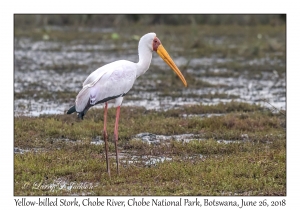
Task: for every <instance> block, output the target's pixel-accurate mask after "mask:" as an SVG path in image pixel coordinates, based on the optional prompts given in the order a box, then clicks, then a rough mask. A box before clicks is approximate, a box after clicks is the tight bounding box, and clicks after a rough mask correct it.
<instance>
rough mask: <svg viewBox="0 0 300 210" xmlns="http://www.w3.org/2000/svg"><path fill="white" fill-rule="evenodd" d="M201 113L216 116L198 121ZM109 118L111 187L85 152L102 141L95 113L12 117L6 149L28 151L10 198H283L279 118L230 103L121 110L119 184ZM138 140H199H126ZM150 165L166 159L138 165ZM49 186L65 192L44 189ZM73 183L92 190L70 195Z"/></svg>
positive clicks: (98, 158) (101, 155)
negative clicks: (152, 137)
mask: <svg viewBox="0 0 300 210" xmlns="http://www.w3.org/2000/svg"><path fill="white" fill-rule="evenodd" d="M205 113H223V115H220V116H212V117H201V116H200V115H201V114H205ZM189 114H190V115H192V116H191V117H187V116H188V115H189ZM184 116H185V117H184ZM114 117H115V110H114V109H109V112H108V134H109V150H110V165H111V172H112V177H111V179H109V177H108V175H107V173H106V164H105V152H104V147H103V145H95V144H91V141H92V140H93V139H95V138H96V137H98V136H100V137H101V134H102V127H103V110H102V109H91V110H90V111H89V112H88V113H87V115H86V118H85V119H84V120H83V121H81V120H78V119H77V118H76V116H75V115H44V116H40V117H26V116H20V117H15V120H14V147H17V148H21V149H24V150H28V151H27V152H24V153H23V154H20V153H15V155H14V194H15V195H286V133H285V120H286V119H285V116H284V115H282V114H280V113H272V112H270V110H267V109H265V108H263V107H261V106H257V105H250V104H246V103H237V102H231V103H228V104H223V103H220V104H218V105H214V106H204V105H193V106H184V107H182V108H180V109H171V110H168V111H154V110H146V109H144V108H139V107H122V108H121V118H120V125H119V151H120V152H121V154H123V155H122V156H121V174H120V176H117V174H116V164H115V161H114V145H113V140H112V138H113V128H114ZM142 132H149V133H154V134H160V135H174V134H185V133H191V134H195V135H196V136H199V137H200V138H201V139H203V140H199V139H195V140H191V141H189V142H184V141H176V140H168V141H163V142H161V143H160V144H148V143H144V142H143V141H141V140H137V139H135V138H134V137H135V135H136V134H138V133H142ZM246 134H247V135H246ZM245 136H247V138H245ZM101 139H102V137H101ZM217 140H231V141H232V142H231V143H219V142H218V141H217ZM133 157H135V158H136V159H137V160H138V161H136V162H134V161H132V158H133ZM153 157H156V158H158V157H168V158H169V159H168V160H165V161H161V162H157V163H156V164H151V165H148V164H145V161H144V160H147V159H149V158H153ZM54 183H58V184H57V185H59V186H61V185H62V184H63V186H73V188H72V189H70V188H58V187H57V188H54V189H52V190H51V189H49V186H52V187H53V186H55V184H54ZM74 183H75V184H76V185H80V186H82V185H84V186H87V185H88V186H92V187H90V188H88V189H87V188H80V187H79V188H75V187H74Z"/></svg>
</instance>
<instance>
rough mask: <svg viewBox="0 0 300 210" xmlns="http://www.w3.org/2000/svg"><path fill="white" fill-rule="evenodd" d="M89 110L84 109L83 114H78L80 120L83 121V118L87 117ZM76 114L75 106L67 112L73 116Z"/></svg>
mask: <svg viewBox="0 0 300 210" xmlns="http://www.w3.org/2000/svg"><path fill="white" fill-rule="evenodd" d="M87 110H88V109H84V110H83V111H82V112H78V114H77V116H78V118H79V119H82V120H83V116H84V115H85V113H86V112H87ZM74 112H76V108H75V105H74V106H72V107H71V108H70V109H69V110H68V111H67V114H72V113H74Z"/></svg>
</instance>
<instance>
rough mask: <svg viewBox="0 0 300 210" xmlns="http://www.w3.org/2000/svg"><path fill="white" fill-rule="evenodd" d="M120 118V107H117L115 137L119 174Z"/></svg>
mask: <svg viewBox="0 0 300 210" xmlns="http://www.w3.org/2000/svg"><path fill="white" fill-rule="evenodd" d="M119 116H120V106H118V107H117V113H116V123H115V131H114V137H115V148H116V162H117V172H118V175H119V174H120V173H119V154H118V127H119Z"/></svg>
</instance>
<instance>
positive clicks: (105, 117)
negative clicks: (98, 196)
mask: <svg viewBox="0 0 300 210" xmlns="http://www.w3.org/2000/svg"><path fill="white" fill-rule="evenodd" d="M106 121H107V102H105V108H104V128H103V138H104V141H105V155H106V169H107V173H108V176H109V177H110V168H109V160H108V142H107V131H106Z"/></svg>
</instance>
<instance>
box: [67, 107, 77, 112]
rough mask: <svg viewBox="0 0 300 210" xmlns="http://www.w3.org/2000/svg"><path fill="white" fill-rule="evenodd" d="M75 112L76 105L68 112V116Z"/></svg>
mask: <svg viewBox="0 0 300 210" xmlns="http://www.w3.org/2000/svg"><path fill="white" fill-rule="evenodd" d="M73 112H76V108H75V105H74V106H72V107H71V108H70V109H69V110H68V111H67V114H72V113H73Z"/></svg>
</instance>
